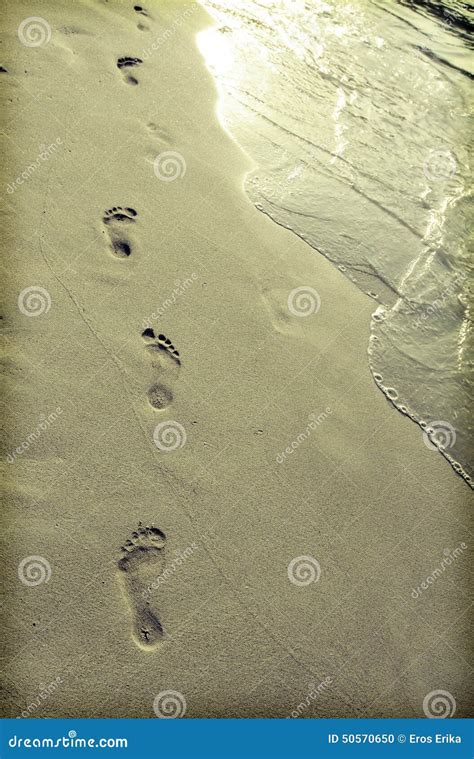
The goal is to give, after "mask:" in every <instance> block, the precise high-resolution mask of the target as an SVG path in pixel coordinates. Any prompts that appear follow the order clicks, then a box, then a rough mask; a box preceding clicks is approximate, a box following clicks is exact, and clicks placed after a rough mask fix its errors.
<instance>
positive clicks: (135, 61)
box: [117, 56, 143, 85]
mask: <svg viewBox="0 0 474 759" xmlns="http://www.w3.org/2000/svg"><path fill="white" fill-rule="evenodd" d="M140 63H143V61H142V59H141V58H132V57H131V56H126V57H125V58H119V59H118V61H117V68H119V69H120V70H121V71H123V73H124V74H125V81H126V82H127V83H128V84H133V85H136V84H138V79H135V77H134V76H132V75H131V74H130V73H129V69H131V68H132V67H133V66H139V65H140Z"/></svg>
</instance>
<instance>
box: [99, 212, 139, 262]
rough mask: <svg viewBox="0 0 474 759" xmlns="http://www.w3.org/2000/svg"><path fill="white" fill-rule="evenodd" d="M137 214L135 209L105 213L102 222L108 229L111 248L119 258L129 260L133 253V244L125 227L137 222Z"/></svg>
mask: <svg viewBox="0 0 474 759" xmlns="http://www.w3.org/2000/svg"><path fill="white" fill-rule="evenodd" d="M136 216H137V212H136V211H135V209H134V208H122V207H121V206H117V207H116V208H110V209H109V210H108V211H106V212H105V214H104V216H103V218H102V221H103V223H104V224H105V225H106V227H107V231H108V234H109V239H110V247H111V251H112V253H113V254H114V256H117V258H128V257H129V256H130V255H131V253H132V243H131V242H130V239H129V236H128V235H127V234H125V227H126V226H127V225H128V224H132V223H134V222H135V217H136Z"/></svg>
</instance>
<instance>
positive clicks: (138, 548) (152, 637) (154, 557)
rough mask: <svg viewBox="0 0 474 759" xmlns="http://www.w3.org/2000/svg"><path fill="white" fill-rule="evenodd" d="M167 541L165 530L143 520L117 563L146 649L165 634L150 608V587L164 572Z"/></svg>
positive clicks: (135, 636) (138, 640)
mask: <svg viewBox="0 0 474 759" xmlns="http://www.w3.org/2000/svg"><path fill="white" fill-rule="evenodd" d="M165 543H166V535H165V534H164V532H162V531H161V530H159V529H158V528H157V527H144V526H142V525H141V523H140V524H139V526H138V529H137V531H136V532H133V533H132V536H131V538H130V539H129V540H127V542H126V543H125V545H124V546H123V547H122V553H121V556H120V558H119V560H118V562H117V566H118V569H119V578H120V580H121V582H122V584H123V586H124V589H125V592H126V594H127V598H128V600H129V604H130V608H131V611H132V637H133V640H134V641H135V643H136V644H137V646H139V648H142V649H145V650H150V649H153V648H156V646H157V645H158V643H159V642H160V640H161V639H162V638H163V634H164V633H163V627H162V624H161V622H160V620H159V619H158V617H157V615H156V613H155V612H154V611H152V609H151V608H150V601H149V597H150V594H149V592H148V588H149V587H150V585H151V583H152V582H153V581H154V580H156V578H157V577H159V576H160V575H161V573H162V571H163V566H164V547H165Z"/></svg>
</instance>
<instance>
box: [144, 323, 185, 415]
mask: <svg viewBox="0 0 474 759" xmlns="http://www.w3.org/2000/svg"><path fill="white" fill-rule="evenodd" d="M142 338H143V340H144V341H145V343H146V350H147V351H148V352H149V353H150V354H151V366H152V369H153V374H154V378H153V381H152V384H151V385H150V387H149V388H148V390H147V396H148V402H149V404H150V406H152V407H153V408H154V409H158V410H161V409H165V408H167V406H169V405H170V403H171V402H172V400H173V391H172V388H173V386H174V383H175V381H176V378H177V376H178V372H179V367H180V366H181V359H180V357H179V351H177V350H176V348H175V347H174V345H173V344H172V342H171V340H169V339H168V338H167V337H166V336H165V335H161V334H160V335H158V337H156V335H155V332H154V330H153V329H152V328H151V327H147V328H146V329H145V330H143V332H142Z"/></svg>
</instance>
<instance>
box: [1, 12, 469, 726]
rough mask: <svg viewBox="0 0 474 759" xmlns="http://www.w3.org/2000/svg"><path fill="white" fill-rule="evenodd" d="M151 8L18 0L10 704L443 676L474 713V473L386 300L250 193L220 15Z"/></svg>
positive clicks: (70, 711) (377, 693) (125, 706)
mask: <svg viewBox="0 0 474 759" xmlns="http://www.w3.org/2000/svg"><path fill="white" fill-rule="evenodd" d="M146 9H147V12H148V15H147V16H145V15H143V13H139V12H137V11H135V10H134V8H133V3H132V2H130V3H128V2H127V3H125V2H118V0H110V2H101V1H99V0H96V1H94V0H80V2H74V3H71V2H70V1H69V0H54V2H53V1H51V2H48V1H47V0H43V1H42V2H40V0H37V2H33V1H32V0H20V1H18V2H15V3H9V4H7V7H6V9H5V10H6V18H5V22H4V26H5V30H6V34H5V36H6V45H5V50H4V57H3V60H2V61H1V63H2V65H3V66H4V67H5V68H6V69H7V73H2V75H1V76H2V82H3V85H4V99H5V100H6V103H7V106H8V107H7V109H6V114H5V115H4V124H5V134H4V137H3V151H4V156H5V163H4V173H3V178H4V186H5V189H4V200H5V201H6V202H5V205H4V212H3V213H4V216H3V222H4V223H3V228H4V246H3V249H4V258H3V265H4V274H5V281H6V287H5V297H4V303H5V305H4V315H5V316H4V325H5V329H4V334H5V341H4V370H3V379H4V412H5V414H4V417H5V429H6V436H5V437H6V442H5V448H4V457H3V464H2V466H3V471H4V483H5V485H4V490H5V494H6V508H5V510H4V520H3V530H2V538H3V541H2V543H3V548H2V557H3V564H4V576H5V578H6V582H5V593H4V600H3V606H2V617H3V623H2V624H3V631H4V648H3V658H2V671H3V675H2V678H3V687H4V691H5V693H4V695H5V698H4V699H3V714H4V715H5V716H20V715H22V714H23V716H33V717H73V716H76V717H91V716H93V717H155V711H154V709H153V702H154V699H155V697H156V696H157V695H158V694H159V693H160V692H162V691H165V690H173V691H177V692H178V693H179V694H182V697H183V703H184V700H185V702H186V712H185V714H186V716H187V717H215V716H218V717H257V716H258V717H262V716H265V717H285V716H290V715H291V714H292V713H293V714H295V713H296V714H298V715H299V716H302V717H350V716H360V717H362V716H369V717H394V716H398V717H418V716H423V700H424V698H425V696H426V695H427V694H429V693H431V692H432V691H435V690H438V689H442V690H444V691H447V692H449V693H450V694H451V695H452V697H453V698H454V699H455V702H456V705H457V706H456V716H460V717H463V716H467V715H468V714H469V712H470V703H472V685H471V684H470V678H469V665H468V663H467V659H468V642H467V631H468V608H469V594H468V585H467V568H468V556H467V554H468V550H467V548H462V549H459V546H460V545H461V543H463V544H464V545H465V546H468V547H469V545H470V541H469V536H468V532H469V530H468V527H469V525H468V509H467V500H468V498H469V496H470V493H469V488H468V487H467V486H466V484H465V483H464V482H463V481H462V480H461V479H460V478H458V477H457V476H456V475H455V473H454V472H453V471H452V469H451V467H450V465H449V464H448V463H447V462H446V461H445V460H444V459H443V458H442V456H441V455H440V454H439V453H438V452H436V451H432V450H429V449H428V448H427V447H426V446H425V445H424V444H423V440H422V435H421V431H420V429H419V428H418V427H417V426H416V425H415V424H413V423H412V422H411V421H410V420H408V419H407V418H406V417H403V416H402V415H401V414H399V413H398V412H397V411H396V410H395V409H394V408H392V407H391V405H390V404H389V403H388V402H387V400H386V399H385V398H384V396H383V395H382V393H381V392H380V391H379V390H378V389H377V387H376V385H375V383H374V381H373V379H372V377H371V375H370V372H369V369H368V363H367V355H366V349H367V337H368V330H369V321H370V315H371V312H372V310H373V304H372V303H371V302H370V301H369V300H368V298H366V297H365V296H364V295H362V294H361V293H360V292H359V291H358V290H357V289H356V288H355V286H353V285H352V284H351V283H350V282H349V281H348V280H346V279H345V278H344V277H343V275H342V274H341V273H340V272H338V271H337V270H336V269H335V268H334V267H333V266H332V265H331V264H330V263H328V261H326V260H325V259H324V258H322V257H320V256H318V255H317V254H315V252H314V251H313V250H312V249H311V248H310V247H309V246H307V245H306V244H305V243H304V242H303V241H302V240H300V239H298V238H297V237H295V236H294V235H293V234H291V233H290V232H289V231H286V230H284V229H282V228H280V227H278V226H277V225H276V224H274V223H273V222H272V221H270V220H269V219H268V218H267V217H265V216H264V215H263V214H261V213H260V212H259V211H258V210H256V209H255V208H254V207H253V206H252V205H251V203H250V202H249V201H248V199H247V198H246V196H245V194H244V193H243V190H242V184H243V178H244V176H245V173H246V172H248V171H249V170H250V168H251V164H250V161H249V160H248V158H247V157H246V156H245V155H244V154H243V153H242V151H241V150H240V149H239V147H238V146H237V145H236V144H235V142H233V141H232V139H231V138H230V136H229V135H228V134H227V133H226V131H225V130H224V129H223V127H222V125H221V124H220V123H219V121H218V119H217V117H216V104H217V92H216V89H215V85H214V82H213V81H212V78H211V76H210V74H209V73H208V71H207V70H206V68H205V65H204V62H203V60H202V58H201V56H200V54H199V52H198V50H197V46H196V38H195V36H196V33H197V32H198V31H199V30H200V29H203V28H204V27H206V26H207V25H209V23H210V19H209V17H208V16H207V15H206V14H205V13H204V11H203V10H202V9H201V8H200V7H199V6H198V5H195V4H193V3H187V4H186V3H178V2H174V3H171V2H159V3H158V2H152V0H147V5H146ZM35 16H36V17H41V18H42V19H44V20H46V21H47V24H48V26H49V28H50V30H51V38H50V39H49V41H48V40H46V39H45V42H44V44H41V45H38V46H31V47H29V46H27V45H25V44H22V43H21V42H20V40H19V37H18V34H17V30H18V27H19V25H20V24H21V22H22V21H23V20H24V19H27V18H30V17H35ZM46 32H47V29H46ZM153 46H154V48H155V49H153ZM147 53H149V54H147ZM126 56H131V57H134V58H141V59H142V61H143V62H142V63H141V64H137V65H135V66H124V67H122V68H119V67H118V66H117V60H118V59H120V58H122V57H126ZM130 77H132V78H133V79H132V80H131V79H130ZM53 143H56V148H55V149H50V148H48V147H46V149H45V147H44V146H50V145H52V144H53ZM45 150H46V152H47V153H48V155H47V156H46V157H45V155H44V154H45ZM164 151H173V152H175V153H179V155H180V156H181V157H182V159H183V161H184V162H183V163H181V164H180V166H179V167H178V168H179V169H180V171H181V176H179V177H177V178H176V179H175V180H174V181H164V180H163V179H160V177H158V176H156V174H155V171H154V160H155V158H156V157H157V156H158V155H160V154H161V153H163V152H164ZM40 154H43V157H42V158H41V157H40V158H38V156H40ZM178 160H179V161H180V160H181V159H178ZM35 161H36V164H37V167H36V168H35V169H34V170H33V171H28V170H27V167H28V166H30V165H31V164H33V163H34V162H35ZM184 165H185V172H184ZM169 168H170V167H169V166H168V169H169ZM24 171H26V179H24V180H23V182H21V181H20V182H17V183H15V178H16V177H19V176H20V178H21V175H22V172H24ZM183 172H184V173H183ZM12 183H13V184H12ZM8 184H10V186H11V187H13V190H9V191H8V190H7V189H6V188H7V185H8ZM117 207H121V208H130V209H133V211H134V212H135V213H136V215H133V213H132V211H121V212H120V213H119V218H117V216H116V213H117V212H112V214H109V216H105V212H106V210H107V209H112V208H117ZM114 215H115V216H114ZM111 216H112V217H114V218H112V219H111ZM123 216H126V217H127V218H121V217H123ZM104 217H105V221H104ZM113 248H115V252H114V250H113ZM117 253H118V254H119V255H117ZM126 253H130V255H128V256H127V255H125V254H126ZM177 281H179V282H180V283H181V285H182V288H181V291H179V292H178V294H176V292H175V297H174V298H173V297H172V293H173V290H176V287H177V286H176V283H177ZM28 287H34V288H35V289H36V290H37V289H38V288H39V287H41V288H43V289H44V290H46V292H47V295H48V296H49V297H50V301H51V302H50V307H49V310H48V306H49V301H48V299H47V296H45V295H44V293H43V294H42V293H40V296H41V297H43V299H46V300H45V306H46V308H45V309H44V310H43V313H39V314H36V313H35V314H34V315H33V314H32V312H34V309H35V306H34V304H32V301H31V300H30V301H29V302H28V300H27V296H26V295H23V300H22V304H23V311H22V310H20V308H19V306H18V298H19V294H20V293H21V292H22V291H23V290H25V288H28ZM298 287H305V288H307V287H311V288H313V289H315V290H316V291H317V292H318V293H319V296H320V301H321V306H320V309H319V311H318V312H317V313H312V314H311V315H310V316H308V317H301V316H298V315H294V314H292V313H291V311H290V310H289V309H288V303H287V301H288V295H289V293H290V292H291V291H292V290H294V289H295V288H298ZM36 308H37V310H40V311H41V308H40V307H39V306H38V303H37V304H36ZM25 311H26V313H25ZM28 311H29V312H30V313H28ZM153 314H155V315H156V316H157V317H158V318H154V317H153ZM147 324H149V326H150V329H153V330H154V333H155V335H156V336H158V334H162V335H163V336H164V338H161V343H162V345H161V347H160V345H159V340H158V338H156V339H154V338H153V336H152V334H151V332H148V333H147V335H145V336H143V335H142V332H143V330H144V328H145V326H146V325H147ZM165 340H168V341H169V342H171V343H172V345H173V346H174V349H175V350H176V351H177V352H178V353H179V357H178V356H177V355H176V353H175V354H173V353H172V351H171V350H170V349H169V343H166V342H164V341H165ZM150 388H152V390H151V391H150ZM149 398H151V399H152V400H153V402H154V403H155V404H157V405H162V406H165V407H164V408H161V409H160V408H153V407H152V406H151V405H150V403H149ZM166 404H167V405H166ZM57 409H59V410H58V411H57ZM52 414H55V417H54V418H53V417H52V416H51V415H52ZM311 414H315V415H316V418H317V419H318V421H317V422H314V421H313V422H312V424H309V421H308V417H309V415H311ZM48 417H49V420H48ZM161 422H167V423H171V422H173V424H174V429H175V432H176V431H177V435H178V437H177V438H172V435H171V436H169V437H167V438H166V436H165V438H164V443H162V445H168V446H172V445H173V441H174V442H177V443H179V444H180V447H177V448H175V450H172V451H164V450H160V449H159V448H158V447H157V445H156V444H155V442H154V438H153V434H154V430H155V428H156V426H157V425H158V424H159V423H161ZM176 422H177V423H179V425H181V427H178V426H177V425H176V424H175V423H176ZM183 430H184V431H183ZM31 433H35V438H30V439H29V438H28V436H29V435H31ZM179 436H180V437H179ZM28 440H29V442H28ZM25 441H26V444H25V445H23V443H25ZM292 443H293V445H292ZM288 447H289V448H290V449H291V450H292V451H293V452H292V453H286V454H285V456H283V455H282V454H283V452H284V451H285V449H287V448H288ZM16 448H19V449H20V453H18V452H17V453H14V452H15V449H16ZM7 454H10V458H13V462H11V461H9V460H8V458H7ZM139 525H142V527H141V529H140V530H138V531H137V528H138V527H139ZM149 526H153V527H154V529H153V530H150V529H145V528H146V527H149ZM133 533H135V535H134V536H133ZM128 540H131V543H130V542H129V543H128V545H127V546H126V550H125V551H122V549H121V547H122V546H124V544H125V543H126V541H128ZM457 547H458V551H457V554H456V555H455V556H454V557H452V560H451V561H450V564H449V566H445V568H444V570H443V571H442V572H440V573H437V576H436V577H435V579H434V581H433V579H432V580H431V581H430V582H429V583H426V587H427V589H426V590H423V589H421V592H420V593H419V594H418V596H419V597H418V598H414V597H413V596H414V595H415V594H414V593H413V589H414V588H416V587H418V586H421V583H422V582H423V581H426V580H427V578H428V576H431V575H432V573H433V571H434V569H435V568H436V567H439V566H441V562H442V561H443V559H444V558H445V557H446V556H447V554H449V553H450V552H452V551H454V550H455V549H456V548H457ZM180 552H181V553H180ZM183 552H184V554H183ZM451 555H452V553H451ZM28 557H40V559H37V560H36V564H38V561H39V562H40V564H42V570H43V572H44V574H43V576H41V572H39V573H37V574H35V567H34V566H32V564H35V560H32V559H31V558H30V569H31V571H30V572H29V573H28V562H24V563H23V565H20V563H21V562H22V561H23V560H24V559H28ZM298 557H310V559H309V560H307V561H309V562H310V564H311V566H310V569H312V570H313V571H314V572H315V573H316V576H315V577H314V580H316V581H314V582H311V583H308V584H295V583H294V582H291V581H290V579H289V576H288V566H289V564H290V562H292V560H293V559H296V558H298ZM316 562H318V564H316ZM19 569H20V574H21V575H22V578H20V577H19ZM166 569H168V570H169V571H168V572H167V573H166V574H162V573H163V571H164V570H166ZM319 569H320V576H319ZM36 570H38V567H37V568H36ZM49 573H51V574H49ZM318 576H319V577H318ZM304 577H305V575H304V572H303V573H302V574H301V575H300V576H299V581H300V582H302V583H304V582H305V580H304ZM48 578H49V579H48ZM41 579H43V581H42V582H40V581H39V580H41ZM296 579H298V576H296ZM33 583H35V584H33ZM161 627H162V628H163V629H161ZM323 681H324V682H325V683H326V684H325V685H324V686H321V687H319V690H318V686H319V685H320V683H322V682H323ZM51 683H53V684H55V686H54V687H53V686H52V685H51ZM48 686H49V690H48V692H46V695H44V694H45V690H46V689H47V688H48ZM42 694H43V695H42ZM309 694H310V695H309ZM298 704H300V705H302V706H300V707H299V708H298ZM28 705H30V708H29V709H28ZM295 710H296V711H295Z"/></svg>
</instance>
